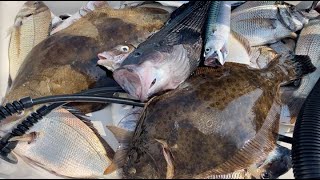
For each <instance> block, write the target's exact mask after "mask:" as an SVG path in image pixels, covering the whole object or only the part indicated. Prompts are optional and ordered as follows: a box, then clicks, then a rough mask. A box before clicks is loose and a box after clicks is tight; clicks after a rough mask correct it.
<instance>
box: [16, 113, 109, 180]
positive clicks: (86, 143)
mask: <svg viewBox="0 0 320 180" xmlns="http://www.w3.org/2000/svg"><path fill="white" fill-rule="evenodd" d="M91 128H92V126H91ZM91 128H90V127H89V126H88V124H87V123H85V122H84V121H81V120H80V119H78V118H77V117H76V116H74V115H73V114H71V113H70V112H69V111H67V110H65V109H63V108H60V109H57V110H54V111H52V112H51V113H50V114H49V115H47V116H46V117H44V118H43V119H42V120H41V121H39V122H38V123H37V124H35V126H34V127H32V128H31V129H30V130H29V131H28V132H27V133H30V132H40V133H41V135H39V137H38V138H36V139H35V141H34V142H32V143H30V144H28V143H26V142H19V143H18V145H17V147H16V148H15V149H14V153H16V154H18V155H19V156H21V157H22V158H27V159H28V160H27V161H28V162H29V163H31V164H35V165H38V166H40V167H42V168H44V169H46V170H48V171H51V172H53V173H55V174H56V175H59V176H64V177H74V178H99V177H103V176H102V174H103V171H104V169H105V168H106V167H107V166H108V165H110V162H111V161H110V159H111V158H112V157H108V156H110V154H108V153H107V150H106V149H105V148H106V147H104V146H103V144H102V143H101V141H100V139H99V138H98V137H97V135H96V134H95V132H94V131H93V130H92V129H91ZM108 148H110V147H108ZM106 177H107V176H106Z"/></svg>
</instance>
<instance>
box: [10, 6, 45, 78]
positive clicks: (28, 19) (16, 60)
mask: <svg viewBox="0 0 320 180" xmlns="http://www.w3.org/2000/svg"><path fill="white" fill-rule="evenodd" d="M50 25H51V12H50V10H49V8H48V7H47V6H46V5H45V4H44V3H43V2H41V1H28V2H26V3H25V4H24V5H23V6H22V8H21V10H20V11H19V12H18V14H17V16H16V19H15V25H14V26H13V28H12V29H11V31H12V32H11V38H10V44H9V61H10V65H9V67H10V77H11V80H12V81H13V80H14V79H15V77H16V76H17V73H18V70H19V68H20V66H21V64H22V62H23V61H24V59H25V57H26V56H27V55H28V53H29V52H30V51H31V50H32V48H33V47H35V46H36V45H37V44H39V43H40V42H41V41H42V40H44V39H45V38H47V37H48V36H49V31H50Z"/></svg>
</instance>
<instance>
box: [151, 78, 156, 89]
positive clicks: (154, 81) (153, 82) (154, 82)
mask: <svg viewBox="0 0 320 180" xmlns="http://www.w3.org/2000/svg"><path fill="white" fill-rule="evenodd" d="M156 82H157V79H156V78H155V79H154V80H153V81H152V83H151V84H150V87H149V89H150V88H151V87H152V86H153V85H154V84H156Z"/></svg>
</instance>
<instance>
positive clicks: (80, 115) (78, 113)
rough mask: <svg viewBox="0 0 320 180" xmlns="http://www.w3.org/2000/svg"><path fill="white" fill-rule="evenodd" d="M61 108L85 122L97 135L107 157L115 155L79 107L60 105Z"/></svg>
mask: <svg viewBox="0 0 320 180" xmlns="http://www.w3.org/2000/svg"><path fill="white" fill-rule="evenodd" d="M62 108H64V109H66V110H67V111H69V112H70V113H71V114H73V115H74V116H76V117H77V118H78V119H79V120H81V121H82V122H83V123H85V124H86V125H87V126H88V127H89V128H90V129H91V130H92V131H93V132H94V134H95V135H96V136H97V137H98V139H99V140H100V142H101V144H102V145H103V147H104V148H105V150H106V152H107V155H108V157H109V158H112V157H113V156H114V155H115V152H114V150H113V149H112V148H111V146H110V145H109V144H108V143H107V142H106V141H105V140H104V139H103V138H102V137H101V135H100V133H99V132H98V130H97V129H96V128H95V127H94V126H93V124H92V122H91V120H90V119H88V116H86V115H85V114H83V113H82V112H81V111H80V110H79V109H77V108H75V107H71V106H62Z"/></svg>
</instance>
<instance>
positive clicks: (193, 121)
mask: <svg viewBox="0 0 320 180" xmlns="http://www.w3.org/2000/svg"><path fill="white" fill-rule="evenodd" d="M314 70H315V68H314V66H313V65H312V64H311V62H310V59H309V58H308V57H306V56H295V57H294V58H293V59H286V60H285V62H282V61H280V59H279V57H277V58H276V59H274V60H273V61H272V62H271V63H270V65H269V66H268V67H267V68H266V69H264V70H252V69H248V68H246V66H245V65H240V64H236V63H226V64H225V65H224V66H223V67H221V68H206V69H204V70H203V68H198V70H197V71H196V73H194V74H193V76H191V77H190V78H189V79H188V80H187V81H186V82H185V83H183V84H181V86H179V87H178V88H177V89H175V90H173V91H169V92H167V93H165V94H164V95H161V96H157V97H155V98H153V99H152V100H150V101H149V102H148V104H147V105H146V107H145V109H144V112H143V113H142V115H141V117H140V119H139V121H138V124H137V127H136V129H135V132H134V135H133V138H132V141H131V143H130V145H129V147H128V152H127V158H126V163H125V164H124V166H123V171H124V176H125V178H134V177H139V178H147V177H148V178H164V177H166V169H167V167H169V164H172V166H173V167H172V168H173V170H174V173H173V174H171V175H172V176H173V177H174V178H207V177H210V176H217V175H221V176H223V175H228V174H230V173H234V172H235V171H238V170H243V169H247V168H249V167H251V166H252V165H255V164H257V163H259V162H261V161H262V160H264V159H266V158H267V157H268V155H269V154H270V153H271V152H272V151H274V149H275V148H276V141H277V133H278V129H279V118H280V104H279V100H278V98H279V97H278V96H277V93H278V91H279V90H278V87H279V85H280V84H281V83H284V82H289V81H291V80H293V79H296V78H300V77H302V76H304V75H306V74H308V73H310V72H313V71H314ZM235 134H236V135H235ZM160 140H161V142H164V143H161V144H167V145H166V146H163V145H161V144H160V143H158V142H159V141H160ZM162 148H165V149H166V152H169V154H172V157H173V158H172V159H171V161H172V163H169V162H170V161H167V160H166V159H167V158H165V157H168V153H167V154H165V153H166V152H162ZM286 163H287V162H286ZM286 167H287V166H286ZM286 167H285V168H284V169H285V170H288V169H287V168H286ZM289 168H290V167H289ZM173 170H172V171H171V172H173ZM167 172H170V171H169V170H167ZM281 172H283V171H281ZM281 172H279V173H281ZM280 175H281V174H277V173H276V174H273V176H275V177H278V176H280Z"/></svg>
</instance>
